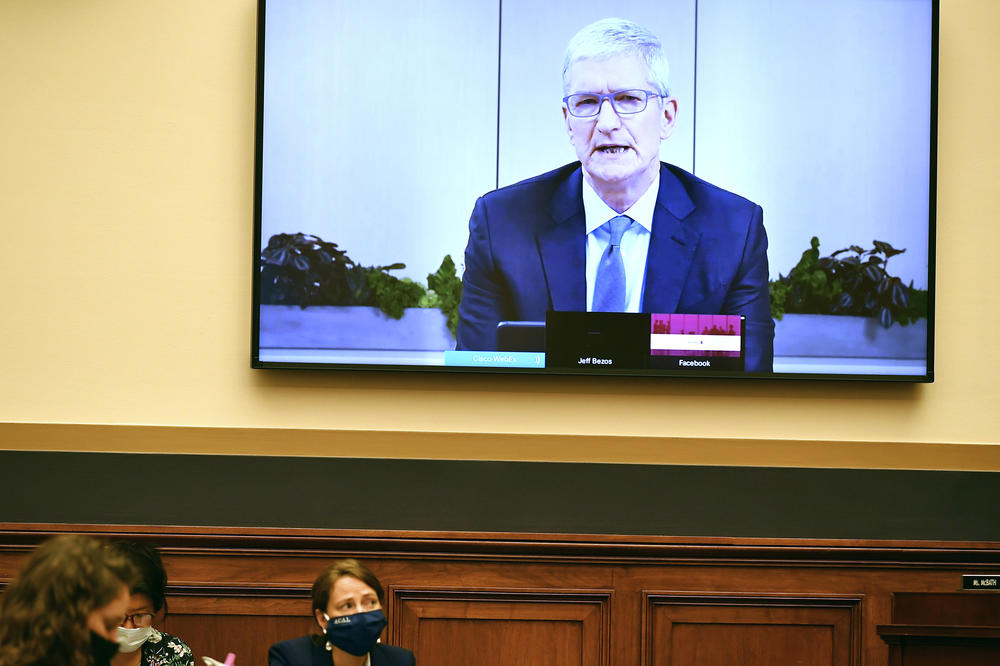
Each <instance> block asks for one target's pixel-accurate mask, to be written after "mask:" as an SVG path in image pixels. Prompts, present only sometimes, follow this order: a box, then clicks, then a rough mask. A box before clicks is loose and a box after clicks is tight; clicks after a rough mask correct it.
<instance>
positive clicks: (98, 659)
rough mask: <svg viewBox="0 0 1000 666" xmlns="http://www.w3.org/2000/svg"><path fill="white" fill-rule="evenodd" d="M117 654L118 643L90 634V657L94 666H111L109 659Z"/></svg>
mask: <svg viewBox="0 0 1000 666" xmlns="http://www.w3.org/2000/svg"><path fill="white" fill-rule="evenodd" d="M116 654H118V643H117V642H115V641H109V640H108V639H107V638H105V637H104V636H98V635H97V634H95V633H94V632H93V631H91V632H90V656H91V658H92V659H93V660H94V666H111V658H112V657H113V656H115V655H116Z"/></svg>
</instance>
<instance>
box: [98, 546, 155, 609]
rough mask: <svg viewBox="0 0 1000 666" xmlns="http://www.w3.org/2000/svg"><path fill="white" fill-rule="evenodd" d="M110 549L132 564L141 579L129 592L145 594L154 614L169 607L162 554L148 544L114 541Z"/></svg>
mask: <svg viewBox="0 0 1000 666" xmlns="http://www.w3.org/2000/svg"><path fill="white" fill-rule="evenodd" d="M108 548H109V549H110V550H111V551H112V552H113V553H116V554H118V555H121V556H122V557H124V558H125V559H127V560H128V561H129V562H131V563H132V566H134V567H135V568H136V569H137V570H138V572H139V579H138V580H137V581H136V583H135V584H134V585H132V588H131V589H130V590H129V592H130V593H132V594H145V595H146V596H147V597H149V598H150V599H151V600H152V602H153V612H154V613H159V612H160V609H161V608H163V609H166V607H167V572H166V571H165V570H164V569H163V560H161V559H160V552H159V551H158V550H156V548H155V547H153V546H151V545H149V544H148V543H139V542H136V541H112V542H111V543H110V544H108Z"/></svg>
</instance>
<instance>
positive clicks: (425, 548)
mask: <svg viewBox="0 0 1000 666" xmlns="http://www.w3.org/2000/svg"><path fill="white" fill-rule="evenodd" d="M65 532H83V533H89V534H93V535H97V536H115V537H124V538H130V539H138V540H142V541H148V542H151V543H154V544H156V545H157V546H159V547H160V549H161V552H162V553H163V558H164V563H165V565H166V567H167V571H168V573H169V575H170V582H171V584H170V588H169V590H168V593H169V603H170V610H171V614H170V615H169V616H168V617H167V619H166V623H165V624H164V627H165V628H166V629H167V631H173V632H175V633H177V634H178V635H180V636H181V637H182V638H185V639H187V640H188V641H189V642H190V643H191V644H192V647H193V648H194V649H195V650H196V652H197V653H198V655H199V656H201V654H205V653H207V654H209V655H211V656H216V657H220V656H224V655H225V653H226V652H229V651H233V652H236V653H237V654H238V655H239V661H238V662H237V663H242V664H247V663H263V659H264V655H265V654H266V651H267V648H268V647H269V645H270V644H271V643H273V642H274V641H277V640H280V639H286V638H293V637H296V636H300V635H303V634H306V633H308V632H309V631H310V630H311V627H312V621H311V619H310V603H309V599H308V590H309V587H310V585H311V583H312V580H313V578H314V577H315V575H316V574H317V573H318V572H319V571H320V570H321V569H322V568H323V567H324V566H325V565H326V564H328V563H329V562H330V561H331V560H333V559H336V558H339V557H345V556H352V557H358V558H360V559H362V560H363V561H364V562H366V563H367V564H368V565H369V566H370V567H371V568H372V569H373V570H374V571H375V573H376V574H377V575H378V576H379V578H380V579H381V580H382V581H383V583H384V584H385V585H386V588H387V592H388V598H387V614H388V616H389V626H388V628H387V629H386V632H385V637H384V639H385V640H386V641H387V642H389V643H394V644H397V645H402V646H404V647H407V648H410V649H412V650H414V651H416V652H417V653H418V657H421V660H420V663H421V664H422V665H423V666H429V665H430V664H439V663H446V664H447V663H458V662H459V661H461V660H464V659H468V658H470V657H469V655H470V654H475V656H476V657H477V658H478V657H480V656H482V655H485V654H486V653H487V652H488V653H489V656H483V659H486V661H478V662H473V663H477V664H478V663H484V664H491V663H496V664H503V665H504V666H508V665H512V664H517V665H518V666H520V665H522V664H523V665H527V666H534V664H539V666H543V665H544V666H550V665H551V664H553V663H558V664H566V663H570V664H600V665H601V666H639V665H640V664H643V666H662V665H663V664H671V665H676V664H682V663H684V664H687V663H699V664H701V663H708V664H713V663H720V664H721V663H727V661H728V663H740V664H743V663H751V664H752V663H754V662H753V661H752V659H754V658H759V659H760V661H758V662H757V663H780V664H782V666H784V664H786V663H787V664H794V663H795V660H800V661H801V660H803V659H805V660H807V661H808V663H810V664H812V663H823V664H827V663H831V664H852V665H854V666H857V664H861V663H863V664H865V666H887V664H888V663H889V662H888V658H889V650H888V646H887V645H886V643H885V641H883V640H882V638H880V636H879V634H878V631H877V627H878V625H886V624H888V623H890V621H891V617H890V614H891V610H892V604H893V594H894V593H917V592H921V593H927V592H935V593H948V592H953V591H954V590H956V589H957V588H958V587H959V586H960V585H961V575H962V574H963V573H981V572H983V571H992V570H997V569H1000V543H994V542H931V541H861V540H829V539H827V540H820V539H764V538H735V537H663V536H627V535H592V534H586V535H578V534H576V535H574V534H538V533H534V534H526V533H511V532H503V533H501V532H495V533H489V532H418V531H390V530H378V531H376V530H322V529H306V528H294V529H292V528H289V529H271V528H245V527H170V526H136V525H53V524H2V523H0V586H2V585H3V583H4V582H5V581H7V580H9V579H10V578H11V577H12V576H14V575H15V573H16V571H17V570H18V568H19V567H20V566H21V564H22V563H23V561H24V559H25V558H27V557H28V555H29V554H30V552H31V550H32V548H34V547H35V546H36V545H37V544H38V543H40V542H42V541H43V540H45V539H46V538H48V537H49V536H51V535H53V534H59V533H65ZM475 646H478V648H479V650H478V651H476V652H474V653H473V652H472V649H473V647H475ZM484 646H485V647H487V648H489V649H488V650H487V649H484ZM778 653H780V654H778ZM454 655H457V656H454ZM748 655H749V656H748ZM754 655H758V656H757V657H755V656H754ZM781 655H785V657H788V659H789V660H787V661H783V660H782V659H784V657H781ZM845 655H846V656H845ZM779 657H780V658H779ZM772 658H773V659H772ZM491 659H492V660H494V661H492V662H491V661H489V660H491ZM748 659H750V661H747V660H748ZM769 659H771V661H767V660H769ZM450 660H453V661H450ZM706 660H707V661H706ZM466 663H469V662H466Z"/></svg>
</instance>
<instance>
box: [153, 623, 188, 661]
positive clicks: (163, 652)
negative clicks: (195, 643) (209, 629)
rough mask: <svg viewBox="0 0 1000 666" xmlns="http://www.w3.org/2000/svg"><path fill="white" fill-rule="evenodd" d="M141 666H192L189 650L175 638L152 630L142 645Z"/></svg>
mask: <svg viewBox="0 0 1000 666" xmlns="http://www.w3.org/2000/svg"><path fill="white" fill-rule="evenodd" d="M140 663H141V664H142V666H194V654H192V653H191V648H189V647H188V646H187V644H186V643H185V642H184V641H182V640H181V639H179V638H177V637H176V636H171V635H170V634H165V633H163V632H162V631H157V630H156V629H153V631H152V633H150V635H149V639H148V640H147V641H146V642H145V643H143V644H142V662H140Z"/></svg>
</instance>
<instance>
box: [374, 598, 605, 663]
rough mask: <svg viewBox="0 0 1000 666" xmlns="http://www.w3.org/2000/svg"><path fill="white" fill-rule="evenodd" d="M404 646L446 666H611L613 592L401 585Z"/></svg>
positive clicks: (397, 601) (398, 603)
mask: <svg viewBox="0 0 1000 666" xmlns="http://www.w3.org/2000/svg"><path fill="white" fill-rule="evenodd" d="M391 594H392V598H393V607H394V615H395V616H396V618H397V621H396V625H397V627H398V629H397V632H394V635H398V636H399V641H398V642H399V643H400V644H402V645H412V646H414V652H415V653H416V657H417V661H418V662H420V663H426V664H437V665H439V666H467V665H468V664H476V665H477V666H502V665H504V664H539V665H541V664H560V666H563V665H565V666H609V664H611V663H612V662H611V661H610V658H609V654H608V647H609V646H608V634H609V629H610V602H611V597H612V594H611V592H610V591H606V592H595V591H592V590H591V591H573V590H560V589H545V590H533V591H532V590H469V589H463V588H459V587H452V588H450V589H401V588H398V587H393V588H392V591H391Z"/></svg>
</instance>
